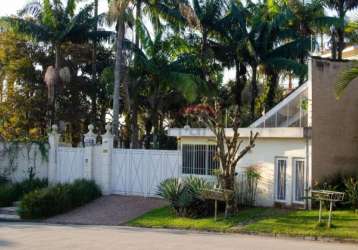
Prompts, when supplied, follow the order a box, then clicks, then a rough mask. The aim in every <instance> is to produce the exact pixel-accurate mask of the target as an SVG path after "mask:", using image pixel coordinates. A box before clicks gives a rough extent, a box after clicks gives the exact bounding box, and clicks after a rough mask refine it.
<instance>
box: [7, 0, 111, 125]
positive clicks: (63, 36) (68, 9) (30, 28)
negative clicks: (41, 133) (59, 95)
mask: <svg viewBox="0 0 358 250" xmlns="http://www.w3.org/2000/svg"><path fill="white" fill-rule="evenodd" d="M75 8H76V1H75V0H68V1H67V4H66V6H64V5H63V4H62V2H61V1H56V0H54V1H50V0H43V1H42V2H37V1H35V2H31V3H29V4H27V5H26V6H25V7H24V8H23V9H22V10H20V12H19V14H20V17H3V18H1V21H2V23H3V24H5V25H4V26H5V27H6V28H7V29H11V28H12V27H14V28H15V30H16V32H19V33H22V34H26V35H28V36H29V37H31V38H33V39H34V40H36V41H38V42H44V43H45V44H50V45H51V47H52V50H53V52H54V54H55V56H54V57H55V58H54V59H55V60H54V61H55V62H54V66H49V67H48V68H47V71H46V75H45V82H46V83H47V85H48V88H49V98H50V101H51V103H52V118H51V121H52V123H53V122H54V121H55V120H56V119H55V117H56V113H55V96H56V95H55V92H58V90H59V89H58V88H59V87H60V86H59V85H60V83H64V82H69V81H70V77H71V75H70V70H69V68H68V67H62V65H63V55H62V47H63V45H64V44H65V43H83V42H86V41H88V40H90V39H91V38H92V37H93V27H94V23H95V22H96V21H97V19H96V18H92V17H91V11H92V6H91V5H88V6H86V7H85V8H83V9H81V10H80V11H79V12H78V13H77V14H75ZM27 15H31V17H30V18H25V17H26V16H27ZM110 35H111V33H110V32H105V31H101V36H102V37H103V38H108V37H109V36H110ZM97 36H98V34H97Z"/></svg>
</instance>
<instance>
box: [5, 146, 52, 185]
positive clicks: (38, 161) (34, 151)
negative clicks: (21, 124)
mask: <svg viewBox="0 0 358 250" xmlns="http://www.w3.org/2000/svg"><path fill="white" fill-rule="evenodd" d="M4 147H5V148H7V149H4ZM8 148H9V144H7V145H5V144H3V143H0V152H1V153H0V174H3V173H4V172H9V171H8V169H9V168H12V170H13V171H10V172H9V173H10V176H8V178H9V179H10V180H11V181H13V182H18V181H22V180H24V179H26V178H28V176H29V175H28V171H29V169H30V168H33V169H34V171H35V174H36V177H38V178H41V179H43V178H47V176H48V172H47V171H48V159H47V158H46V157H43V156H42V155H41V152H40V150H39V148H38V145H35V144H32V145H30V144H19V145H18V146H17V150H16V152H15V151H14V150H11V152H10V153H9V150H8ZM13 149H14V148H13ZM9 154H13V156H11V157H9ZM10 161H12V163H10Z"/></svg>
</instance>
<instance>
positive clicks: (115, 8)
mask: <svg viewBox="0 0 358 250" xmlns="http://www.w3.org/2000/svg"><path fill="white" fill-rule="evenodd" d="M130 2H131V0H110V2H109V12H108V21H109V23H111V24H112V23H116V28H117V35H116V53H115V65H114V89H113V121H112V133H113V135H114V139H115V144H116V145H117V143H118V131H119V110H120V106H119V105H120V87H121V77H122V66H123V63H124V57H123V41H124V37H125V32H126V30H125V27H126V26H125V12H126V9H127V7H128V5H129V4H130Z"/></svg>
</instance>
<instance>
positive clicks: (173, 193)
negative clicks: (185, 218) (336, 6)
mask: <svg viewBox="0 0 358 250" xmlns="http://www.w3.org/2000/svg"><path fill="white" fill-rule="evenodd" d="M185 193H186V188H185V185H184V184H183V183H182V182H181V181H180V180H179V179H177V178H171V179H167V180H165V181H163V182H161V183H160V185H159V187H158V192H157V195H159V196H160V197H162V198H164V199H165V200H167V201H169V203H170V206H171V207H172V208H173V209H174V210H175V212H176V213H177V214H178V215H179V214H181V213H182V209H181V208H182V207H185V206H186V205H185V201H186V199H184V198H185Z"/></svg>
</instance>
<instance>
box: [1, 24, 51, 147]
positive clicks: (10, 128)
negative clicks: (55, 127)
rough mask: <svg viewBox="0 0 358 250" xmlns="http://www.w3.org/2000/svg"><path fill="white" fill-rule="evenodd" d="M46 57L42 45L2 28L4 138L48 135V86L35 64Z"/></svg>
mask: <svg viewBox="0 0 358 250" xmlns="http://www.w3.org/2000/svg"><path fill="white" fill-rule="evenodd" d="M46 61H47V57H46V55H45V53H44V51H43V48H42V47H41V46H38V45H34V44H31V43H28V42H27V39H26V37H24V36H23V35H21V34H16V33H14V32H8V31H7V32H0V83H1V88H0V90H1V95H0V96H1V100H0V137H1V138H3V139H5V140H23V139H28V140H39V139H41V138H43V137H44V136H45V135H46V129H45V128H46V120H45V117H46V109H45V108H44V107H46V87H45V85H44V84H43V82H42V79H41V71H39V70H38V69H36V68H35V66H34V65H36V64H37V65H44V64H46ZM3 83H5V84H3Z"/></svg>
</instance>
